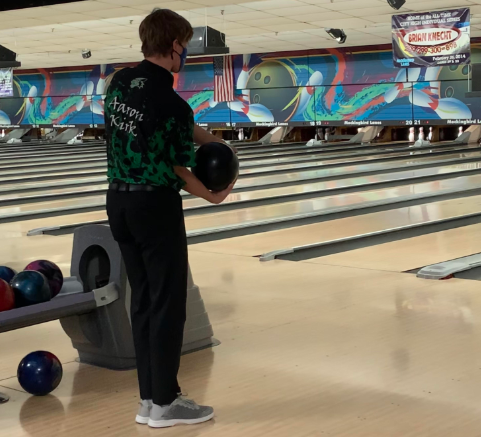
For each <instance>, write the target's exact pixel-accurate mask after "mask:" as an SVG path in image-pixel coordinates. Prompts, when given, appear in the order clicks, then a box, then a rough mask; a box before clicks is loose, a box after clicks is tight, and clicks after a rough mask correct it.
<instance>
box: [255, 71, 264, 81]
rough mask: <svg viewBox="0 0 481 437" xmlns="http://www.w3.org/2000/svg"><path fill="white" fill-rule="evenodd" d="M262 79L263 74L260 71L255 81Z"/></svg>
mask: <svg viewBox="0 0 481 437" xmlns="http://www.w3.org/2000/svg"><path fill="white" fill-rule="evenodd" d="M261 77H262V73H261V72H260V71H258V72H257V73H256V74H255V76H254V79H255V80H261Z"/></svg>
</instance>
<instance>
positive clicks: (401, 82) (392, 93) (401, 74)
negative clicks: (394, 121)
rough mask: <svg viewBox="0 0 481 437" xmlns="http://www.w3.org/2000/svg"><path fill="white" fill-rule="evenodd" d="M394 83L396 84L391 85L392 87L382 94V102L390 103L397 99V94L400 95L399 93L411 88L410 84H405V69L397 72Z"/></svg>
mask: <svg viewBox="0 0 481 437" xmlns="http://www.w3.org/2000/svg"><path fill="white" fill-rule="evenodd" d="M394 82H396V83H395V84H393V85H394V86H393V87H392V88H391V89H390V90H388V91H386V93H385V94H384V100H385V101H386V103H392V102H393V101H394V100H396V99H397V98H398V96H399V94H401V91H403V90H404V89H409V88H410V87H411V84H410V83H409V82H407V73H406V69H405V68H402V69H400V70H399V71H398V74H397V75H396V78H395V79H394Z"/></svg>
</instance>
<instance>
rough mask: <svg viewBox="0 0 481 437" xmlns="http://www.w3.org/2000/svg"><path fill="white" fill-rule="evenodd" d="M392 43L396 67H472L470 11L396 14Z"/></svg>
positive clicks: (393, 19) (464, 9)
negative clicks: (465, 65)
mask: <svg viewBox="0 0 481 437" xmlns="http://www.w3.org/2000/svg"><path fill="white" fill-rule="evenodd" d="M392 41H393V58H394V59H393V60H394V66H395V67H399V68H422V67H438V66H444V65H460V64H469V63H470V55H471V45H470V11H469V8H460V9H450V10H445V11H435V12H424V13H415V14H414V13H411V14H402V15H394V16H393V17H392Z"/></svg>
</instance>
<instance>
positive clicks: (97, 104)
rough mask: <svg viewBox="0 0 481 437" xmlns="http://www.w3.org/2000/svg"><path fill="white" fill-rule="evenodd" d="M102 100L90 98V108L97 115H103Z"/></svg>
mask: <svg viewBox="0 0 481 437" xmlns="http://www.w3.org/2000/svg"><path fill="white" fill-rule="evenodd" d="M103 103H104V101H103V100H92V102H91V103H90V110H91V111H92V112H93V113H94V114H97V115H102V116H103V115H104V105H103Z"/></svg>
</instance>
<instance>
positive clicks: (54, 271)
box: [24, 259, 63, 298]
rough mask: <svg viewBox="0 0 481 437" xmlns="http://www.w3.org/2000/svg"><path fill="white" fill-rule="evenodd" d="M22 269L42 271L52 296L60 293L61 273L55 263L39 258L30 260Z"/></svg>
mask: <svg viewBox="0 0 481 437" xmlns="http://www.w3.org/2000/svg"><path fill="white" fill-rule="evenodd" d="M24 270H34V271H36V272H40V273H42V274H43V275H44V276H45V277H46V278H47V281H48V284H49V286H50V291H51V292H52V298H54V297H55V296H57V294H59V293H60V290H61V289H62V285H63V274H62V271H61V270H60V268H59V267H58V266H57V264H55V263H53V262H52V261H47V260H45V259H41V260H38V261H33V262H31V263H30V264H29V265H28V266H27V267H25V269H24Z"/></svg>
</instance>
